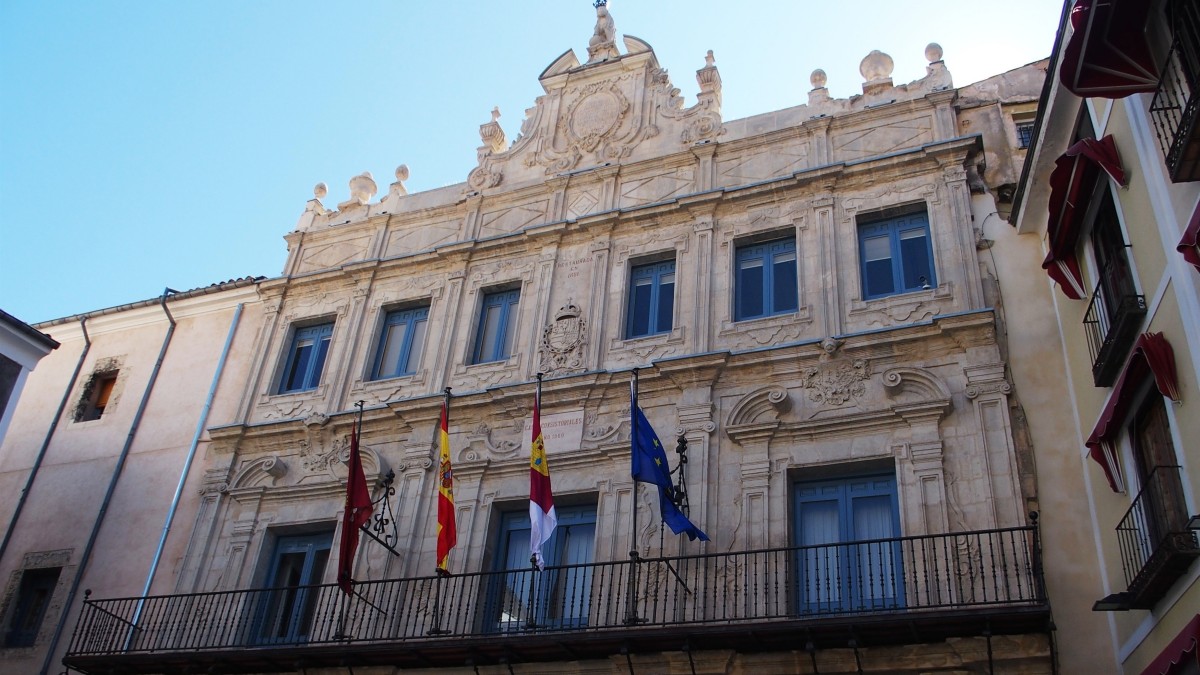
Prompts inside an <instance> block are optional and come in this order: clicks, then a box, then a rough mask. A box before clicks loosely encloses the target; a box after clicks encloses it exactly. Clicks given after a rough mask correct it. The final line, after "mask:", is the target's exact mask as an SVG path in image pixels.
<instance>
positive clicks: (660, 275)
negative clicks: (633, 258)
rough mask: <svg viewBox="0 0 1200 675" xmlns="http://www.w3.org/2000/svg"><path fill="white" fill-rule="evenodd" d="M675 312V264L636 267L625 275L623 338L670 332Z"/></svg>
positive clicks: (665, 263) (671, 261)
mask: <svg viewBox="0 0 1200 675" xmlns="http://www.w3.org/2000/svg"><path fill="white" fill-rule="evenodd" d="M674 313H675V261H674V260H664V261H662V262H656V263H649V264H646V265H637V266H635V267H634V268H633V269H632V270H631V271H630V273H629V312H628V317H627V318H626V322H627V323H626V327H625V337H626V338H637V337H644V336H646V335H657V334H659V333H667V332H670V330H671V328H672V327H673V326H672V318H673V315H674Z"/></svg>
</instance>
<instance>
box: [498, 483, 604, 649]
mask: <svg viewBox="0 0 1200 675" xmlns="http://www.w3.org/2000/svg"><path fill="white" fill-rule="evenodd" d="M555 511H556V512H557V514H558V526H557V527H556V528H554V536H552V537H550V541H548V542H546V544H545V545H544V546H543V547H542V557H543V558H545V560H546V569H545V570H544V571H542V572H537V573H534V572H533V571H532V570H531V567H530V562H529V529H530V525H529V512H528V511H520V512H510V513H504V514H502V515H501V516H500V519H501V520H500V541H499V542H498V546H497V549H496V550H497V554H496V557H495V564H494V566H493V567H494V569H495V571H496V572H502V574H499V575H496V576H494V577H492V581H491V583H490V588H489V593H488V603H489V605H490V607H489V609H488V612H487V613H486V614H485V616H489V617H492V621H494V622H495V623H494V627H495V630H497V631H503V632H507V631H518V630H528V629H531V628H562V627H582V626H586V625H587V618H588V611H589V609H590V607H591V598H592V591H591V585H592V569H591V568H590V567H574V565H586V564H587V563H590V562H592V550H593V547H594V545H595V541H596V507H595V506H594V505H588V506H568V507H558V508H556V509H555ZM564 566H565V567H564Z"/></svg>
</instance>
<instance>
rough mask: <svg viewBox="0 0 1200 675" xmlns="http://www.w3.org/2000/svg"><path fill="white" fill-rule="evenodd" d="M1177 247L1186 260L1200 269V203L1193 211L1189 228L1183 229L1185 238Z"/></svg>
mask: <svg viewBox="0 0 1200 675" xmlns="http://www.w3.org/2000/svg"><path fill="white" fill-rule="evenodd" d="M1175 248H1176V249H1178V250H1179V252H1180V253H1182V254H1183V259H1184V260H1186V261H1188V262H1190V263H1191V264H1192V265H1193V266H1194V267H1195V268H1196V270H1198V271H1200V205H1198V206H1196V210H1195V211H1193V212H1192V219H1191V221H1189V222H1188V226H1187V229H1186V230H1184V231H1183V238H1182V239H1180V240H1179V245H1178V246H1176V247H1175Z"/></svg>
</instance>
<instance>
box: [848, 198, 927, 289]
mask: <svg viewBox="0 0 1200 675" xmlns="http://www.w3.org/2000/svg"><path fill="white" fill-rule="evenodd" d="M858 254H859V256H860V259H861V260H862V283H863V296H864V297H865V298H866V299H868V300H870V299H873V298H882V297H886V296H889V295H895V294H897V293H910V292H912V291H920V290H924V289H929V288H934V287H936V286H937V280H936V279H935V278H934V275H933V248H932V246H931V243H930V240H929V217H928V216H927V215H926V214H925V213H924V212H920V213H910V214H907V215H903V216H899V217H896V218H889V219H887V220H880V221H877V222H872V223H865V224H862V225H859V226H858Z"/></svg>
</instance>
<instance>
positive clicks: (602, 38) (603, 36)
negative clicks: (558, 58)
mask: <svg viewBox="0 0 1200 675" xmlns="http://www.w3.org/2000/svg"><path fill="white" fill-rule="evenodd" d="M620 55H621V54H620V52H618V51H617V27H616V24H615V23H614V22H613V18H612V15H611V14H609V13H608V3H607V2H603V3H601V2H597V3H596V29H595V31H594V32H593V33H592V39H591V40H588V63H598V62H600V61H607V60H608V59H613V58H616V57H618V56H620Z"/></svg>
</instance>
